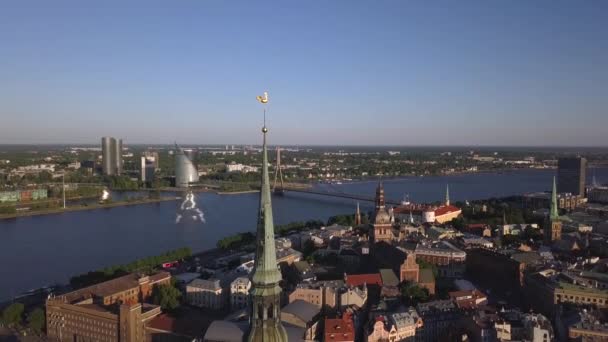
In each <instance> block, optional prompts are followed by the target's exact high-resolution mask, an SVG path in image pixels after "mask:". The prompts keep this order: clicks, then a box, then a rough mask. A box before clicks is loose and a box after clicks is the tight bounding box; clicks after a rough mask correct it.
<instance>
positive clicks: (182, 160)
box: [175, 144, 198, 188]
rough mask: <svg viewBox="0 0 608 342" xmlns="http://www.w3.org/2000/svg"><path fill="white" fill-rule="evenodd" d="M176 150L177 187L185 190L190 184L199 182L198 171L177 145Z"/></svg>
mask: <svg viewBox="0 0 608 342" xmlns="http://www.w3.org/2000/svg"><path fill="white" fill-rule="evenodd" d="M175 149H176V150H177V151H176V152H175V186H176V187H178V188H185V187H188V185H190V183H194V182H198V170H197V168H196V166H195V165H194V163H193V162H192V158H191V157H190V156H188V155H187V154H186V152H185V151H184V150H183V149H182V148H181V147H179V146H177V144H175Z"/></svg>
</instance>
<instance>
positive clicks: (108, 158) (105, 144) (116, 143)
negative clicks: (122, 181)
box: [101, 137, 122, 176]
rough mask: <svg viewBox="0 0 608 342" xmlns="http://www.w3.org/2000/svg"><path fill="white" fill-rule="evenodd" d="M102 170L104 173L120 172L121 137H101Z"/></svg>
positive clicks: (117, 173) (111, 174) (110, 174)
mask: <svg viewBox="0 0 608 342" xmlns="http://www.w3.org/2000/svg"><path fill="white" fill-rule="evenodd" d="M101 151H102V164H101V166H102V170H103V174H104V175H108V176H113V175H120V174H122V139H118V140H116V139H115V138H112V137H102V138H101Z"/></svg>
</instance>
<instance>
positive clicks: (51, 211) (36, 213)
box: [0, 196, 180, 220]
mask: <svg viewBox="0 0 608 342" xmlns="http://www.w3.org/2000/svg"><path fill="white" fill-rule="evenodd" d="M179 199H180V197H177V196H176V197H164V198H154V199H142V200H136V201H120V202H112V203H104V204H92V205H86V206H85V205H80V206H72V207H67V208H65V209H64V208H52V209H44V210H36V211H22V212H17V213H15V214H2V215H0V220H3V219H14V218H18V217H28V216H39V215H51V214H61V213H67V212H74V211H85V210H95V209H105V208H115V207H128V206H132V205H140V204H150V203H159V202H169V201H177V200H179Z"/></svg>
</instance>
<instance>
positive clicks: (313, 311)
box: [281, 299, 321, 322]
mask: <svg viewBox="0 0 608 342" xmlns="http://www.w3.org/2000/svg"><path fill="white" fill-rule="evenodd" d="M320 310H321V309H320V308H319V307H318V306H316V305H314V304H311V303H309V302H306V301H303V300H300V299H298V300H294V301H293V302H291V303H289V304H287V305H285V306H284V307H283V308H282V309H281V315H282V314H291V315H294V316H296V317H298V318H299V319H301V320H302V321H303V322H311V321H312V319H313V318H314V317H315V316H316V315H317V314H318V313H319V311H320Z"/></svg>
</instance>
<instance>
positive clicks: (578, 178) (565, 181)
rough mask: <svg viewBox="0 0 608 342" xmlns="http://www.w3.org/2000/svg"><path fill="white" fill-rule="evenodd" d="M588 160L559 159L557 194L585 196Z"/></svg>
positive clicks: (579, 158)
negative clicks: (566, 193) (565, 193)
mask: <svg viewBox="0 0 608 342" xmlns="http://www.w3.org/2000/svg"><path fill="white" fill-rule="evenodd" d="M586 173H587V159H585V158H581V157H576V158H559V160H558V161H557V192H559V193H564V192H569V193H571V194H573V195H576V196H584V195H585V177H586Z"/></svg>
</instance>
